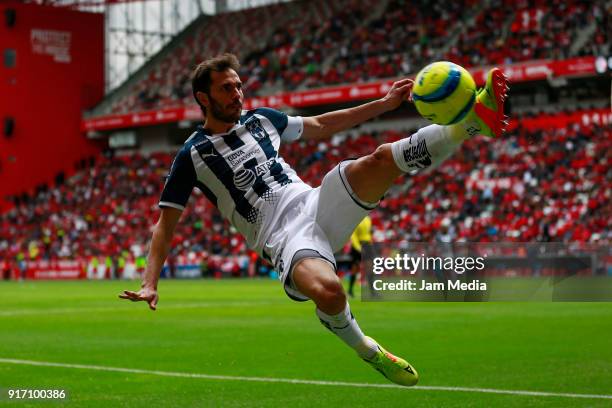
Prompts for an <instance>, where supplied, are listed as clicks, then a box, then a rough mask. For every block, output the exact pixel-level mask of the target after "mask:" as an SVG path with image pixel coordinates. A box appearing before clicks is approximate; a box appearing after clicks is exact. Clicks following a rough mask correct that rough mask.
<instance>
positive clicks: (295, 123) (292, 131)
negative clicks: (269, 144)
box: [255, 108, 304, 142]
mask: <svg viewBox="0 0 612 408" xmlns="http://www.w3.org/2000/svg"><path fill="white" fill-rule="evenodd" d="M255 113H257V114H258V115H262V116H265V117H266V118H267V119H268V120H269V121H270V122H272V125H273V126H274V127H275V128H276V130H277V131H278V134H279V135H280V137H281V140H282V141H283V142H293V141H294V140H298V139H299V138H300V137H301V136H302V132H303V131H304V121H303V119H302V117H301V116H288V115H287V114H286V113H284V112H281V111H277V110H276V109H271V108H258V109H256V110H255Z"/></svg>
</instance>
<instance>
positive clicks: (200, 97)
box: [196, 91, 210, 108]
mask: <svg viewBox="0 0 612 408" xmlns="http://www.w3.org/2000/svg"><path fill="white" fill-rule="evenodd" d="M196 98H198V102H200V103H201V104H202V106H204V107H205V108H208V105H210V100H209V99H208V94H206V93H205V92H202V91H198V92H196Z"/></svg>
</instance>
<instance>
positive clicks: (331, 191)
mask: <svg viewBox="0 0 612 408" xmlns="http://www.w3.org/2000/svg"><path fill="white" fill-rule="evenodd" d="M349 163H350V160H347V161H343V162H341V163H340V164H338V165H337V166H336V167H334V168H333V169H332V170H331V171H330V172H329V173H327V174H326V175H325V177H324V178H323V182H322V183H321V186H319V187H317V188H314V189H311V190H307V191H305V192H303V193H302V194H300V195H298V196H297V197H294V198H293V199H292V200H291V201H289V202H287V203H285V204H284V205H283V206H282V207H281V208H279V209H278V211H281V212H282V213H283V215H282V216H281V217H279V219H278V222H277V225H275V226H274V227H273V232H272V233H271V234H270V237H269V238H268V240H267V241H266V244H265V247H264V254H265V255H266V256H268V257H269V258H270V259H271V260H272V262H273V264H274V266H275V268H276V270H277V271H278V273H279V279H280V280H281V282H282V283H283V286H284V288H285V292H287V295H288V296H289V297H290V298H292V299H294V300H298V301H305V300H308V297H306V296H305V295H303V294H302V293H300V292H299V291H298V290H297V289H296V288H295V286H294V285H293V282H292V279H291V273H292V272H293V268H294V267H295V265H296V264H297V262H298V261H300V260H302V259H305V258H321V259H324V260H327V261H328V262H329V263H330V264H331V265H332V266H333V267H334V269H335V268H336V262H335V259H334V252H337V251H339V250H340V249H342V247H343V246H344V244H346V242H347V241H348V240H349V238H350V236H351V234H352V233H353V231H354V230H355V227H357V225H358V224H359V223H360V222H361V220H363V218H364V217H365V216H366V215H367V214H368V213H369V212H370V211H371V210H372V209H373V208H375V207H376V206H377V205H378V203H364V202H362V201H360V200H359V199H358V198H357V197H356V196H355V194H354V193H353V191H352V189H351V187H350V185H349V184H348V182H347V181H346V177H345V176H344V167H346V166H347V165H348V164H349Z"/></svg>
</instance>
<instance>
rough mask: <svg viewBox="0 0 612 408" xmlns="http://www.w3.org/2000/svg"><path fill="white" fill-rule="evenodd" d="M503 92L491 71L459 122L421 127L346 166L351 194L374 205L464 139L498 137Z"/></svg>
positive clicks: (501, 77)
mask: <svg viewBox="0 0 612 408" xmlns="http://www.w3.org/2000/svg"><path fill="white" fill-rule="evenodd" d="M507 91H508V85H507V82H506V79H505V77H504V75H503V73H502V72H501V70H500V69H499V68H493V69H492V70H491V71H489V74H488V76H487V82H486V85H485V87H484V88H483V89H481V90H480V91H479V93H478V95H477V97H476V103H475V104H474V107H473V109H472V111H470V113H469V114H468V115H467V117H466V119H465V120H464V121H463V122H461V123H459V124H457V125H453V126H439V125H430V126H427V127H424V128H422V129H419V130H418V131H417V132H416V133H415V134H413V135H411V136H410V137H408V138H405V139H402V140H398V141H397V142H394V143H387V144H383V145H381V146H379V147H378V148H377V149H376V151H375V152H373V153H372V154H369V155H366V156H364V157H361V158H359V159H357V160H355V161H354V162H352V163H350V164H349V165H348V166H346V168H345V169H344V173H345V175H346V178H347V181H348V183H349V184H350V187H351V189H352V190H353V192H354V194H355V195H356V196H357V198H358V199H360V200H361V201H363V202H365V203H376V202H378V200H380V198H381V197H382V196H383V195H384V194H385V193H386V191H387V189H388V188H389V187H390V186H391V185H392V184H393V182H394V181H395V179H396V178H397V177H398V176H400V175H401V174H404V173H409V172H412V171H419V170H424V169H432V168H435V167H436V166H437V165H439V164H440V163H442V162H443V161H444V160H446V159H447V158H448V157H450V156H451V155H452V154H453V152H455V150H456V149H457V148H458V147H459V146H460V145H461V143H462V142H463V141H464V140H465V139H467V138H469V137H471V136H474V135H476V134H482V135H485V136H489V137H500V136H501V135H502V133H503V131H504V129H505V126H506V124H507V122H506V118H505V116H504V113H503V111H504V101H505V98H506V92H507Z"/></svg>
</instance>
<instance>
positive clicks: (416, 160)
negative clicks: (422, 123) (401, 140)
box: [404, 136, 431, 169]
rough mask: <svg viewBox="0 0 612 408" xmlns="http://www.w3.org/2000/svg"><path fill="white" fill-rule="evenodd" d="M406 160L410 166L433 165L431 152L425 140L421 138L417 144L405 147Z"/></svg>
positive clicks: (421, 167)
mask: <svg viewBox="0 0 612 408" xmlns="http://www.w3.org/2000/svg"><path fill="white" fill-rule="evenodd" d="M411 138H412V136H411ZM404 160H405V161H406V164H407V165H408V167H416V168H417V169H424V168H425V167H428V166H431V154H430V153H429V151H428V150H427V144H426V143H425V140H421V141H420V142H419V143H417V144H416V146H414V145H413V146H409V147H408V148H407V149H404Z"/></svg>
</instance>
